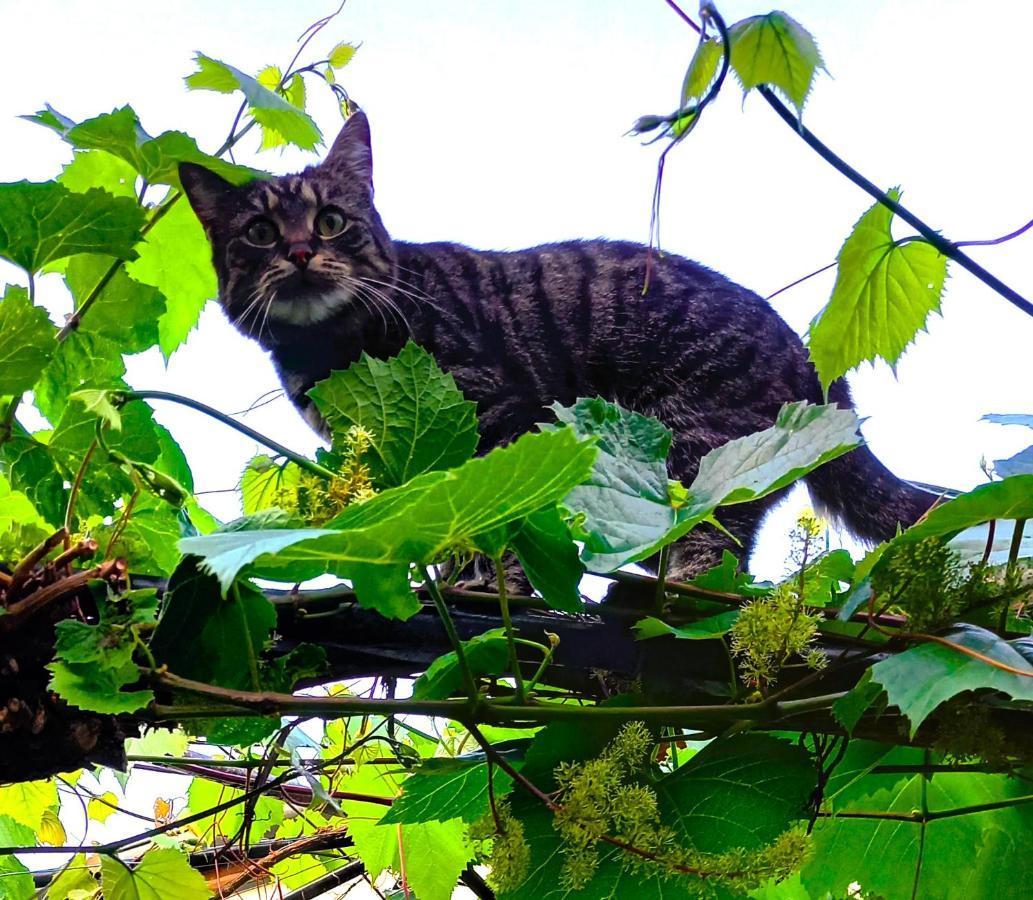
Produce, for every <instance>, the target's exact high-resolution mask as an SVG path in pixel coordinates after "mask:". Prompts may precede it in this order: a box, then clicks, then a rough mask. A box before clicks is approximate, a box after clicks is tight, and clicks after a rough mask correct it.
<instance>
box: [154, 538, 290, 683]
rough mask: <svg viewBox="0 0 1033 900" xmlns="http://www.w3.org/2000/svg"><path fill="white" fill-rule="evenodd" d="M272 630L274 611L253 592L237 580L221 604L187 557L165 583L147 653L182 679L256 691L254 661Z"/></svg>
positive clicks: (214, 585)
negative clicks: (160, 612)
mask: <svg viewBox="0 0 1033 900" xmlns="http://www.w3.org/2000/svg"><path fill="white" fill-rule="evenodd" d="M194 540H197V539H196V538H195V539H194ZM275 625H276V611H275V609H274V608H273V605H272V603H270V602H269V601H268V600H267V599H266V598H265V596H264V595H263V594H262V592H261V591H260V590H258V588H256V587H255V586H254V585H252V584H251V583H250V582H246V581H238V582H236V583H235V584H234V585H233V590H232V591H230V592H229V596H228V597H227V598H225V599H224V598H223V597H222V596H221V594H220V591H219V583H218V582H217V581H216V579H215V578H213V577H212V576H211V575H208V574H205V573H204V572H202V571H200V569H199V568H198V560H197V559H195V558H189V557H188V558H187V559H184V560H183V561H182V563H180V565H179V567H178V568H177V569H176V571H175V572H173V574H172V577H171V578H170V579H169V586H168V591H167V593H166V596H165V608H164V610H163V612H162V615H161V619H160V620H159V622H158V627H157V629H156V630H155V632H154V636H153V637H152V638H151V642H150V650H151V653H153V654H154V658H155V660H157V662H158V663H159V664H162V663H164V664H166V665H168V667H169V670H170V671H172V672H175V673H176V674H177V675H180V676H182V677H183V678H193V679H195V680H196V681H203V682H206V683H208V684H216V685H219V686H220V687H230V688H249V689H251V690H258V689H259V688H260V686H261V685H260V684H256V679H257V678H258V662H257V660H258V657H259V656H260V654H261V652H262V650H263V648H264V647H265V644H266V641H267V640H268V639H269V635H270V632H271V631H272V630H273V628H274V627H275Z"/></svg>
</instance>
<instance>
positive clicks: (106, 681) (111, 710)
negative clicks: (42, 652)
mask: <svg viewBox="0 0 1033 900" xmlns="http://www.w3.org/2000/svg"><path fill="white" fill-rule="evenodd" d="M47 668H48V669H49V670H50V673H51V676H50V683H49V684H48V685H47V686H48V687H49V688H50V690H52V691H54V692H55V693H57V694H59V695H60V696H61V697H62V698H64V699H65V700H66V701H67V702H68V703H70V704H71V705H72V706H77V707H79V709H85V710H90V711H91V712H99V713H108V714H112V715H117V714H118V713H130V712H136V710H138V709H143V707H145V706H146V705H147V704H148V703H151V702H153V700H154V692H153V691H150V690H136V691H125V690H122V688H124V687H125V686H126V685H129V684H134V683H136V682H138V681H139V680H140V670H139V669H138V668H137V667H136V666H135V665H134V664H133V663H132V662H126V663H124V664H123V665H122V666H120V667H118V668H114V667H111V666H104V667H101V666H97V665H95V664H92V663H66V662H64V661H62V660H60V659H56V660H54V661H53V662H52V663H50V664H48V665H47Z"/></svg>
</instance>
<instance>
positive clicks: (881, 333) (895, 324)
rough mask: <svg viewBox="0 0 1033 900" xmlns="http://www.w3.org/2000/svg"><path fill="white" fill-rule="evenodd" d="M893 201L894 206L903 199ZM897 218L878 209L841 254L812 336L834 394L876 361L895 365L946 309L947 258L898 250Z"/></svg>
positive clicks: (913, 247)
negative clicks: (838, 384)
mask: <svg viewBox="0 0 1033 900" xmlns="http://www.w3.org/2000/svg"><path fill="white" fill-rule="evenodd" d="M887 197H888V198H889V200H890V201H891V202H893V203H896V202H897V201H898V200H899V199H900V191H899V190H897V189H893V190H891V191H889V192H888V194H887ZM892 221H893V212H892V211H891V210H889V209H887V208H886V207H885V206H883V205H882V204H881V203H876V204H875V205H874V206H872V208H871V209H869V210H868V211H867V212H866V213H865V214H864V215H863V216H861V218H860V219H859V220H858V222H857V224H856V225H855V226H854V230H853V231H852V232H851V234H850V237H848V238H847V239H846V242H845V243H844V244H843V247H842V249H841V250H840V251H839V256H838V262H839V268H838V271H837V275H836V284H835V287H833V289H832V297H831V298H830V299H829V302H828V305H827V306H826V307H825V308H824V309H823V310H822V311H821V312H820V313H819V314H818V318H817V320H816V321H815V322H814V323H812V325H811V331H810V353H811V359H812V360H813V361H814V366H815V368H816V369H817V370H818V375H819V377H820V378H821V382H822V384H823V385H824V386H825V389H826V390H828V386H829V385H830V384H831V383H832V382H833V381H835V380H836V379H837V378H838V377H839V376H841V375H844V374H846V373H847V372H848V371H850V369H852V368H854V366H856V365H858V364H860V363H862V362H864V361H866V360H874V359H876V358H877V357H879V358H882V359H884V360H886V362H888V363H889V364H890V365H891V366H892V365H895V364H896V362H897V360H898V359H899V358H900V355H901V354H902V353H903V352H904V349H905V348H906V347H907V345H908V344H910V343H911V341H912V340H913V339H914V337H915V335H916V334H917V333H918V332H919V330H920V329H922V328H924V327H925V323H926V321H927V320H928V318H929V314H930V313H932V312H938V311H939V309H940V297H941V295H942V294H943V284H944V281H945V279H946V277H947V257H945V256H943V255H942V254H941V253H940V252H939V250H937V249H936V248H935V247H933V246H932V244H929V243H927V242H925V241H920V240H914V241H908V242H906V243H902V244H898V243H897V242H896V241H894V239H893V234H892V232H891V230H890V225H891V223H892Z"/></svg>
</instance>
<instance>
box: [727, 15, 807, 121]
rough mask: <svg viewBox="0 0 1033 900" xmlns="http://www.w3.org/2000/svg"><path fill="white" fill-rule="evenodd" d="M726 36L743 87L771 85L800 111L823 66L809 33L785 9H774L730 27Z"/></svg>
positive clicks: (744, 88)
mask: <svg viewBox="0 0 1033 900" xmlns="http://www.w3.org/2000/svg"><path fill="white" fill-rule="evenodd" d="M728 38H729V41H730V42H731V45H732V49H731V56H732V58H731V64H732V68H733V69H734V70H735V74H736V75H738V76H739V81H741V82H742V86H743V90H745V91H749V90H750V89H751V88H755V87H756V86H757V85H760V84H767V85H770V86H771V87H773V88H777V89H778V90H779V91H781V92H782V93H783V94H784V95H785V96H786V97H787V98H788V99H789V100H790V101H792V103H793V105H794V106H795V107H796V111H797V113H798V114H802V113H803V105H804V103H805V102H806V101H807V95H808V94H809V93H810V91H811V85H812V84H813V83H814V75H815V73H816V72H817V70H818V69H819V68H821V69H824V68H825V63H824V62H823V61H822V58H821V53H820V52H819V50H818V45H817V44H816V43H815V42H814V38H813V37H812V36H811V34H810V32H809V31H807V29H805V28H804V27H803V26H802V25H801V24H800V23H799V22H797V21H796V20H795V19H793V18H791V17H790V16H787V15H786V14H785V13H784V12H778V11H775V12H770V13H768V14H767V15H766V16H750V17H749V18H748V19H743V20H742V21H741V22H736V23H735V24H734V25H731V26H729V28H728Z"/></svg>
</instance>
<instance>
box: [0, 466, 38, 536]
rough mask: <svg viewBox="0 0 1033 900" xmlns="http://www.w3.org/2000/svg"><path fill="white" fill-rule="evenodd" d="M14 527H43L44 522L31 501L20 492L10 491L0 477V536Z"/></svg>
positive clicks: (3, 479)
mask: <svg viewBox="0 0 1033 900" xmlns="http://www.w3.org/2000/svg"><path fill="white" fill-rule="evenodd" d="M15 525H40V526H45V525H46V522H45V521H44V520H43V518H42V517H41V516H40V514H39V513H38V512H36V507H35V506H33V505H32V501H31V500H30V499H29V498H28V497H26V496H25V494H23V493H22V492H21V491H15V490H12V489H11V485H10V484H9V483H8V481H7V479H6V478H4V476H3V475H0V534H2V533H3V532H5V531H7V530H8V529H9V528H11V527H13V526H15Z"/></svg>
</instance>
